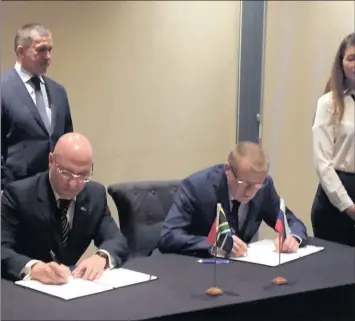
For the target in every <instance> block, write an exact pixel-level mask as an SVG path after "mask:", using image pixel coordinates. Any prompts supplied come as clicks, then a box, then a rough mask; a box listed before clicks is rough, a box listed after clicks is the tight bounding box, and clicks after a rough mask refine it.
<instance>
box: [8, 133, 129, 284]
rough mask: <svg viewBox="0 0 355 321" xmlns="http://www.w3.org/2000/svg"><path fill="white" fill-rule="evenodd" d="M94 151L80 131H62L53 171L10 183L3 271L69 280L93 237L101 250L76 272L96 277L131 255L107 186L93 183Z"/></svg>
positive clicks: (16, 276)
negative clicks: (108, 194) (111, 206)
mask: <svg viewBox="0 0 355 321" xmlns="http://www.w3.org/2000/svg"><path fill="white" fill-rule="evenodd" d="M92 169H93V151H92V147H91V144H90V143H89V141H88V140H87V139H86V138H85V137H84V136H83V135H81V134H77V133H68V134H65V135H64V136H62V137H61V138H60V139H59V141H58V143H57V144H56V146H55V149H54V152H53V153H49V170H48V171H46V172H44V173H39V174H37V175H36V176H33V177H30V178H26V179H23V180H19V181H16V182H12V183H10V184H9V185H8V186H7V187H6V188H5V190H4V192H3V195H2V198H1V232H2V233H1V270H2V276H3V277H5V278H8V279H12V280H18V279H23V278H24V279H28V278H31V279H34V280H38V281H40V282H42V283H50V284H61V283H66V282H67V280H68V275H69V274H70V270H69V267H72V266H75V264H76V263H77V261H78V260H79V259H80V257H81V256H82V254H83V253H84V252H85V250H86V249H87V247H88V246H89V244H90V242H91V241H92V240H94V243H95V246H96V247H97V248H98V250H97V251H96V253H95V254H94V255H92V256H91V257H89V258H86V259H84V260H83V261H82V262H81V263H80V264H78V265H77V266H76V267H75V268H74V271H73V272H72V276H73V277H82V278H84V279H89V280H93V279H96V278H98V277H100V276H101V275H102V273H103V271H104V269H106V268H113V267H117V266H120V265H121V264H122V263H123V262H124V261H125V260H126V258H127V255H128V247H127V241H126V239H125V237H124V236H123V234H122V233H121V232H120V230H119V229H118V227H117V225H116V223H115V222H114V220H113V219H112V217H111V215H110V210H109V208H108V205H107V199H106V191H105V187H104V186H102V185H101V184H99V183H96V182H91V178H92V173H93V172H92Z"/></svg>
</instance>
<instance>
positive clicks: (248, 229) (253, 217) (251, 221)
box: [240, 198, 259, 242]
mask: <svg viewBox="0 0 355 321" xmlns="http://www.w3.org/2000/svg"><path fill="white" fill-rule="evenodd" d="M246 210H247V214H246V219H245V222H244V225H243V227H242V229H241V233H240V234H241V236H242V238H243V240H244V241H245V242H249V241H250V240H251V239H252V237H253V234H254V232H255V228H258V226H257V225H259V223H258V216H259V211H257V210H256V208H255V198H253V199H252V200H250V201H249V203H248V204H247V208H246Z"/></svg>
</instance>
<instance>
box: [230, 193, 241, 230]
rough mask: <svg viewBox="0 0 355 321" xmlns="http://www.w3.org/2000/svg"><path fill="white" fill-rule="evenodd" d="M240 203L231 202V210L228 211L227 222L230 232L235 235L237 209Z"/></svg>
mask: <svg viewBox="0 0 355 321" xmlns="http://www.w3.org/2000/svg"><path fill="white" fill-rule="evenodd" d="M239 205H240V203H239V202H238V201H236V200H233V201H232V209H231V211H230V214H229V217H228V222H229V225H230V228H231V230H232V233H233V234H235V235H238V234H239V224H238V209H239Z"/></svg>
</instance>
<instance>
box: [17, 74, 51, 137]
mask: <svg viewBox="0 0 355 321" xmlns="http://www.w3.org/2000/svg"><path fill="white" fill-rule="evenodd" d="M12 79H13V86H14V87H13V88H14V91H15V94H16V96H18V97H20V99H21V100H22V101H23V103H24V105H25V106H26V108H28V110H29V111H30V113H31V115H32V116H33V118H34V119H35V120H36V122H37V123H38V125H39V126H40V127H41V128H42V129H43V130H44V131H45V132H46V133H48V131H47V129H46V126H45V124H44V123H43V120H42V118H41V115H40V114H39V112H38V109H37V106H36V105H35V103H34V102H33V100H32V97H31V96H30V94H29V92H28V90H27V88H26V86H25V84H24V83H23V81H22V79H21V77H20V76H19V74H18V73H17V71H16V70H15V69H13V74H12ZM16 96H15V97H16Z"/></svg>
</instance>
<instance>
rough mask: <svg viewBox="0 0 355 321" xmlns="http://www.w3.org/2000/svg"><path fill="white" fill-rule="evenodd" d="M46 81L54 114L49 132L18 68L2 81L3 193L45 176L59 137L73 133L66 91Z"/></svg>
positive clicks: (7, 74)
mask: <svg viewBox="0 0 355 321" xmlns="http://www.w3.org/2000/svg"><path fill="white" fill-rule="evenodd" d="M43 79H44V81H45V84H46V88H47V95H48V100H49V105H50V106H51V110H52V128H51V131H50V132H48V130H47V129H46V126H45V125H44V123H43V121H42V118H41V116H40V114H39V112H38V109H37V107H36V105H35V104H34V102H33V100H32V98H31V96H30V94H29V93H28V91H27V88H26V86H25V84H24V83H23V81H22V79H21V78H20V76H19V74H18V73H17V71H16V70H15V68H12V69H10V70H9V71H7V72H6V73H4V74H3V75H2V77H1V189H3V188H4V186H5V185H6V184H7V183H9V182H11V181H16V180H19V179H23V178H26V177H29V176H33V175H35V174H37V173H39V172H44V171H45V170H46V169H47V168H48V153H49V152H50V151H52V150H53V148H54V146H55V144H56V143H57V141H58V139H59V137H61V136H62V135H63V134H65V133H67V132H72V131H73V125H72V119H71V114H70V109H69V103H68V97H67V94H66V91H65V89H64V87H62V86H61V85H59V84H58V83H56V82H54V81H53V80H51V79H49V78H48V77H46V76H43Z"/></svg>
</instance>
